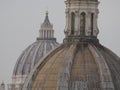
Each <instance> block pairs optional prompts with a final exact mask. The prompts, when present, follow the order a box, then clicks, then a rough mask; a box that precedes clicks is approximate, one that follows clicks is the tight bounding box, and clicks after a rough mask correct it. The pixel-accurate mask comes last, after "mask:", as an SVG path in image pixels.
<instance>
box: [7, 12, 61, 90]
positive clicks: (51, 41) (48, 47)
mask: <svg viewBox="0 0 120 90" xmlns="http://www.w3.org/2000/svg"><path fill="white" fill-rule="evenodd" d="M58 45H59V43H57V42H56V38H54V30H53V25H52V24H51V23H50V21H49V17H48V12H46V17H45V20H44V22H43V24H42V25H41V28H40V30H39V37H38V38H37V41H36V42H34V43H33V44H31V45H29V46H28V47H27V48H26V49H25V50H24V51H23V52H22V54H21V55H20V57H19V58H18V60H17V62H16V65H15V67H14V71H13V75H12V84H9V85H8V90H13V89H14V90H16V89H17V90H19V89H21V88H22V85H23V83H24V81H25V79H26V77H27V75H28V74H29V73H30V72H31V70H32V69H33V67H34V66H35V64H37V62H38V61H40V60H41V59H42V58H43V57H44V56H45V55H46V54H47V53H48V52H50V51H52V50H53V49H55V48H56V47H57V46H58Z"/></svg>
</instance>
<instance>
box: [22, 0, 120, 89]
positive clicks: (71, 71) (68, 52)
mask: <svg viewBox="0 0 120 90" xmlns="http://www.w3.org/2000/svg"><path fill="white" fill-rule="evenodd" d="M71 1H72V0H71ZM74 1H75V0H74ZM78 1H80V0H78ZM91 1H93V0H91ZM94 1H95V0H94ZM98 13H99V10H98V2H97V3H91V2H90V3H80V4H78V3H77V2H76V3H74V2H71V3H68V2H67V3H66V27H65V31H64V32H65V39H64V40H63V44H61V45H60V46H59V47H58V48H56V49H54V50H53V51H52V52H50V53H49V54H47V55H46V57H44V58H42V60H41V61H39V62H38V63H37V64H36V65H35V67H34V68H33V70H32V71H31V72H30V74H29V75H28V77H27V79H26V80H25V83H24V85H23V88H22V90H120V58H119V57H118V56H117V55H116V54H114V53H113V52H112V51H111V50H109V49H108V48H106V47H104V46H103V45H101V44H100V42H99V40H98V38H97V36H98V33H99V29H98V25H97V19H98Z"/></svg>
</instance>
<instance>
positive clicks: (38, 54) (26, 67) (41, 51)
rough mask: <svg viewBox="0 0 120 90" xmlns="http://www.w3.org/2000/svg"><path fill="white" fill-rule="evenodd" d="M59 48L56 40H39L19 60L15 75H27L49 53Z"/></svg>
mask: <svg viewBox="0 0 120 90" xmlns="http://www.w3.org/2000/svg"><path fill="white" fill-rule="evenodd" d="M57 46H58V43H57V42H56V41H55V40H54V41H53V40H38V41H36V42H35V43H33V44H32V45H30V46H29V47H28V48H26V49H25V50H24V51H23V53H22V54H21V55H20V57H19V58H18V61H17V63H16V65H15V68H14V72H13V76H14V75H27V74H28V73H29V72H30V71H31V69H32V68H33V66H34V65H35V64H36V63H37V62H38V61H39V60H40V59H41V58H42V57H43V56H45V55H46V53H48V52H49V51H50V50H53V49H54V48H56V47H57Z"/></svg>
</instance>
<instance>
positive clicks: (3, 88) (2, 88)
mask: <svg viewBox="0 0 120 90" xmlns="http://www.w3.org/2000/svg"><path fill="white" fill-rule="evenodd" d="M0 90H5V84H4V82H2V83H1V85H0Z"/></svg>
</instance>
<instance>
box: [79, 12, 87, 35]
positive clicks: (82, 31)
mask: <svg viewBox="0 0 120 90" xmlns="http://www.w3.org/2000/svg"><path fill="white" fill-rule="evenodd" d="M85 17H86V15H85V13H84V12H83V13H81V15H80V35H81V36H85V19H86V18H85Z"/></svg>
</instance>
